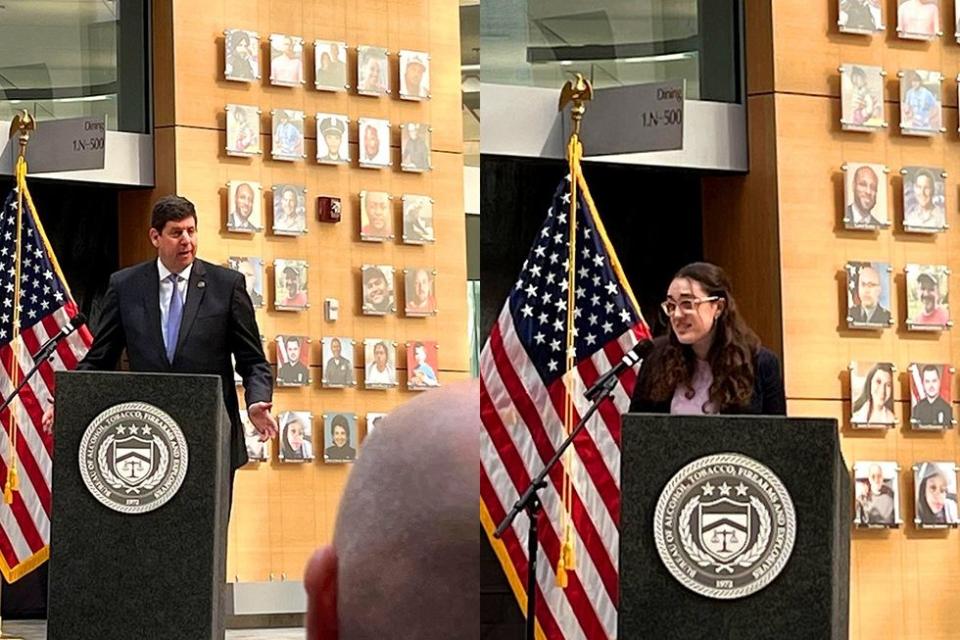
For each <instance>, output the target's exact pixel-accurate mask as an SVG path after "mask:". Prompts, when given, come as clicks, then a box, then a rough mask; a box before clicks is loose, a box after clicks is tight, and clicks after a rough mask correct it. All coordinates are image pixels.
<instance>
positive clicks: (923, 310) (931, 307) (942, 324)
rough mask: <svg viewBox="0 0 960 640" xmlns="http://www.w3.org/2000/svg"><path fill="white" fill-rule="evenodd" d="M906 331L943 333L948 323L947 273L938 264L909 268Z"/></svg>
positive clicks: (948, 278)
mask: <svg viewBox="0 0 960 640" xmlns="http://www.w3.org/2000/svg"><path fill="white" fill-rule="evenodd" d="M904 272H905V274H906V281H907V329H910V330H911V331H942V330H943V329H947V328H949V327H952V326H953V322H951V321H950V292H949V290H948V286H949V282H950V269H948V268H947V266H946V265H940V264H908V265H907V266H906V269H905V270H904Z"/></svg>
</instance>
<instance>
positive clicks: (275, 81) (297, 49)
mask: <svg viewBox="0 0 960 640" xmlns="http://www.w3.org/2000/svg"><path fill="white" fill-rule="evenodd" d="M270 84H272V85H277V86H280V87H297V86H300V85H301V84H303V38H300V37H298V36H291V35H286V34H282V33H274V34H271V35H270Z"/></svg>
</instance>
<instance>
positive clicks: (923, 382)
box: [907, 362, 957, 431]
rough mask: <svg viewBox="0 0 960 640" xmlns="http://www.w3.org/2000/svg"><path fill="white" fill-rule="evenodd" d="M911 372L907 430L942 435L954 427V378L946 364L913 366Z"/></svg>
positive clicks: (951, 370) (917, 363)
mask: <svg viewBox="0 0 960 640" xmlns="http://www.w3.org/2000/svg"><path fill="white" fill-rule="evenodd" d="M907 370H908V371H909V372H910V426H911V427H913V428H914V429H921V430H933V431H942V430H944V429H952V428H953V426H954V425H955V424H957V421H956V419H955V418H954V417H953V404H952V402H953V391H952V390H953V374H954V373H955V372H956V370H955V369H954V368H953V367H951V366H950V365H948V364H931V363H923V362H912V363H910V367H909V368H908V369H907Z"/></svg>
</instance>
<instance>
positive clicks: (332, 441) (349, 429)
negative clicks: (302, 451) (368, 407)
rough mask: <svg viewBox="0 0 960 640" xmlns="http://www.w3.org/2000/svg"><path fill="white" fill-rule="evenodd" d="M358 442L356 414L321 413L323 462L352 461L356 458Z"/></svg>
mask: <svg viewBox="0 0 960 640" xmlns="http://www.w3.org/2000/svg"><path fill="white" fill-rule="evenodd" d="M359 443H360V438H359V435H358V434H357V414H355V413H325V414H323V461H324V462H353V461H354V460H356V459H357V447H358V446H359Z"/></svg>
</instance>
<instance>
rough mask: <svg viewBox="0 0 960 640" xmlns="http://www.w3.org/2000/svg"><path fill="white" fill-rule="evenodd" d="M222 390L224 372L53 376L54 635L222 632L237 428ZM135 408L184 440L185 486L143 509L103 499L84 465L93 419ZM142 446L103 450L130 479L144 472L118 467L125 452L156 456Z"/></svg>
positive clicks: (90, 637) (183, 637)
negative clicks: (118, 507) (158, 417)
mask: <svg viewBox="0 0 960 640" xmlns="http://www.w3.org/2000/svg"><path fill="white" fill-rule="evenodd" d="M220 385H221V383H220V378H219V377H217V376H199V375H196V376H194V375H169V374H151V373H136V374H131V373H116V372H60V373H57V397H56V404H57V412H56V424H55V426H54V458H53V463H54V468H53V489H52V491H53V508H52V523H51V533H50V538H51V541H50V578H49V604H48V632H47V633H48V636H47V637H48V638H49V640H67V639H69V640H94V639H96V640H112V639H116V640H133V639H141V638H142V639H153V638H164V639H166V638H171V639H172V638H177V639H178V640H192V639H196V640H201V639H202V640H210V639H214V640H221V639H222V638H223V637H224V609H223V601H222V600H223V596H222V594H223V591H224V580H225V577H226V565H225V556H226V554H225V552H226V532H227V518H228V514H229V503H228V499H229V498H228V495H229V493H228V492H229V485H228V482H229V477H228V474H229V472H230V471H229V466H230V455H229V434H230V426H229V420H228V418H227V414H226V411H225V410H224V409H223V402H222V399H221V393H222V392H221V386H220ZM130 402H139V403H147V404H149V405H152V406H154V407H156V408H158V409H160V410H161V411H162V412H165V413H166V414H168V415H169V417H170V418H172V420H173V421H174V422H175V423H176V424H177V425H178V426H179V429H180V430H181V431H182V433H183V436H184V438H185V441H186V452H187V457H186V471H185V475H184V476H183V480H182V484H181V485H180V487H179V489H177V490H176V492H175V493H174V494H173V496H172V497H171V498H170V499H169V501H167V502H166V503H165V504H163V505H162V506H160V507H158V508H156V509H155V510H153V511H149V512H145V513H121V512H118V511H115V510H113V509H112V508H109V507H107V506H105V505H104V504H102V503H101V501H100V500H98V499H97V498H96V497H94V494H93V493H92V492H91V491H90V490H89V489H88V487H87V485H86V484H85V482H84V478H83V474H82V473H81V468H80V465H81V456H82V454H81V452H80V447H81V439H82V438H83V436H84V432H85V431H86V430H87V427H88V425H90V423H91V421H93V420H94V419H95V418H97V416H99V415H101V412H104V411H105V410H108V409H110V408H112V407H115V406H116V405H120V404H123V403H130ZM127 428H129V427H127ZM122 433H123V432H122ZM126 433H128V432H126ZM128 441H129V439H128ZM136 446H141V445H138V444H137V443H136V442H134V443H133V444H127V445H126V448H124V449H120V448H113V449H111V448H109V447H101V448H100V451H101V452H102V453H101V462H103V460H106V459H107V458H108V457H110V458H111V459H113V458H115V459H116V460H117V462H116V465H115V467H114V468H115V469H121V468H122V469H130V470H131V473H134V472H136V471H137V469H139V468H140V467H133V466H129V464H128V466H121V465H123V464H124V463H129V462H130V460H129V458H126V459H124V458H123V456H130V455H135V456H141V457H142V458H143V459H147V460H149V459H151V458H150V456H151V455H154V454H153V453H152V452H151V450H149V449H145V448H141V449H136V448H135V447H136ZM142 446H144V447H145V446H147V445H142ZM131 451H132V452H133V454H131V453H130V452H131ZM108 454H109V455H108ZM121 454H123V455H121ZM164 455H166V454H164ZM155 457H156V458H160V455H156V456H155ZM169 462H170V457H169V456H167V463H169ZM91 464H92V463H91ZM167 466H169V464H168V465H167ZM154 467H155V468H163V467H162V466H159V467H158V466H157V463H155V464H154ZM118 475H119V474H118ZM164 486H165V485H163V484H161V485H159V486H158V487H157V490H162V489H163V487H164ZM131 502H137V500H132V501H131Z"/></svg>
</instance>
